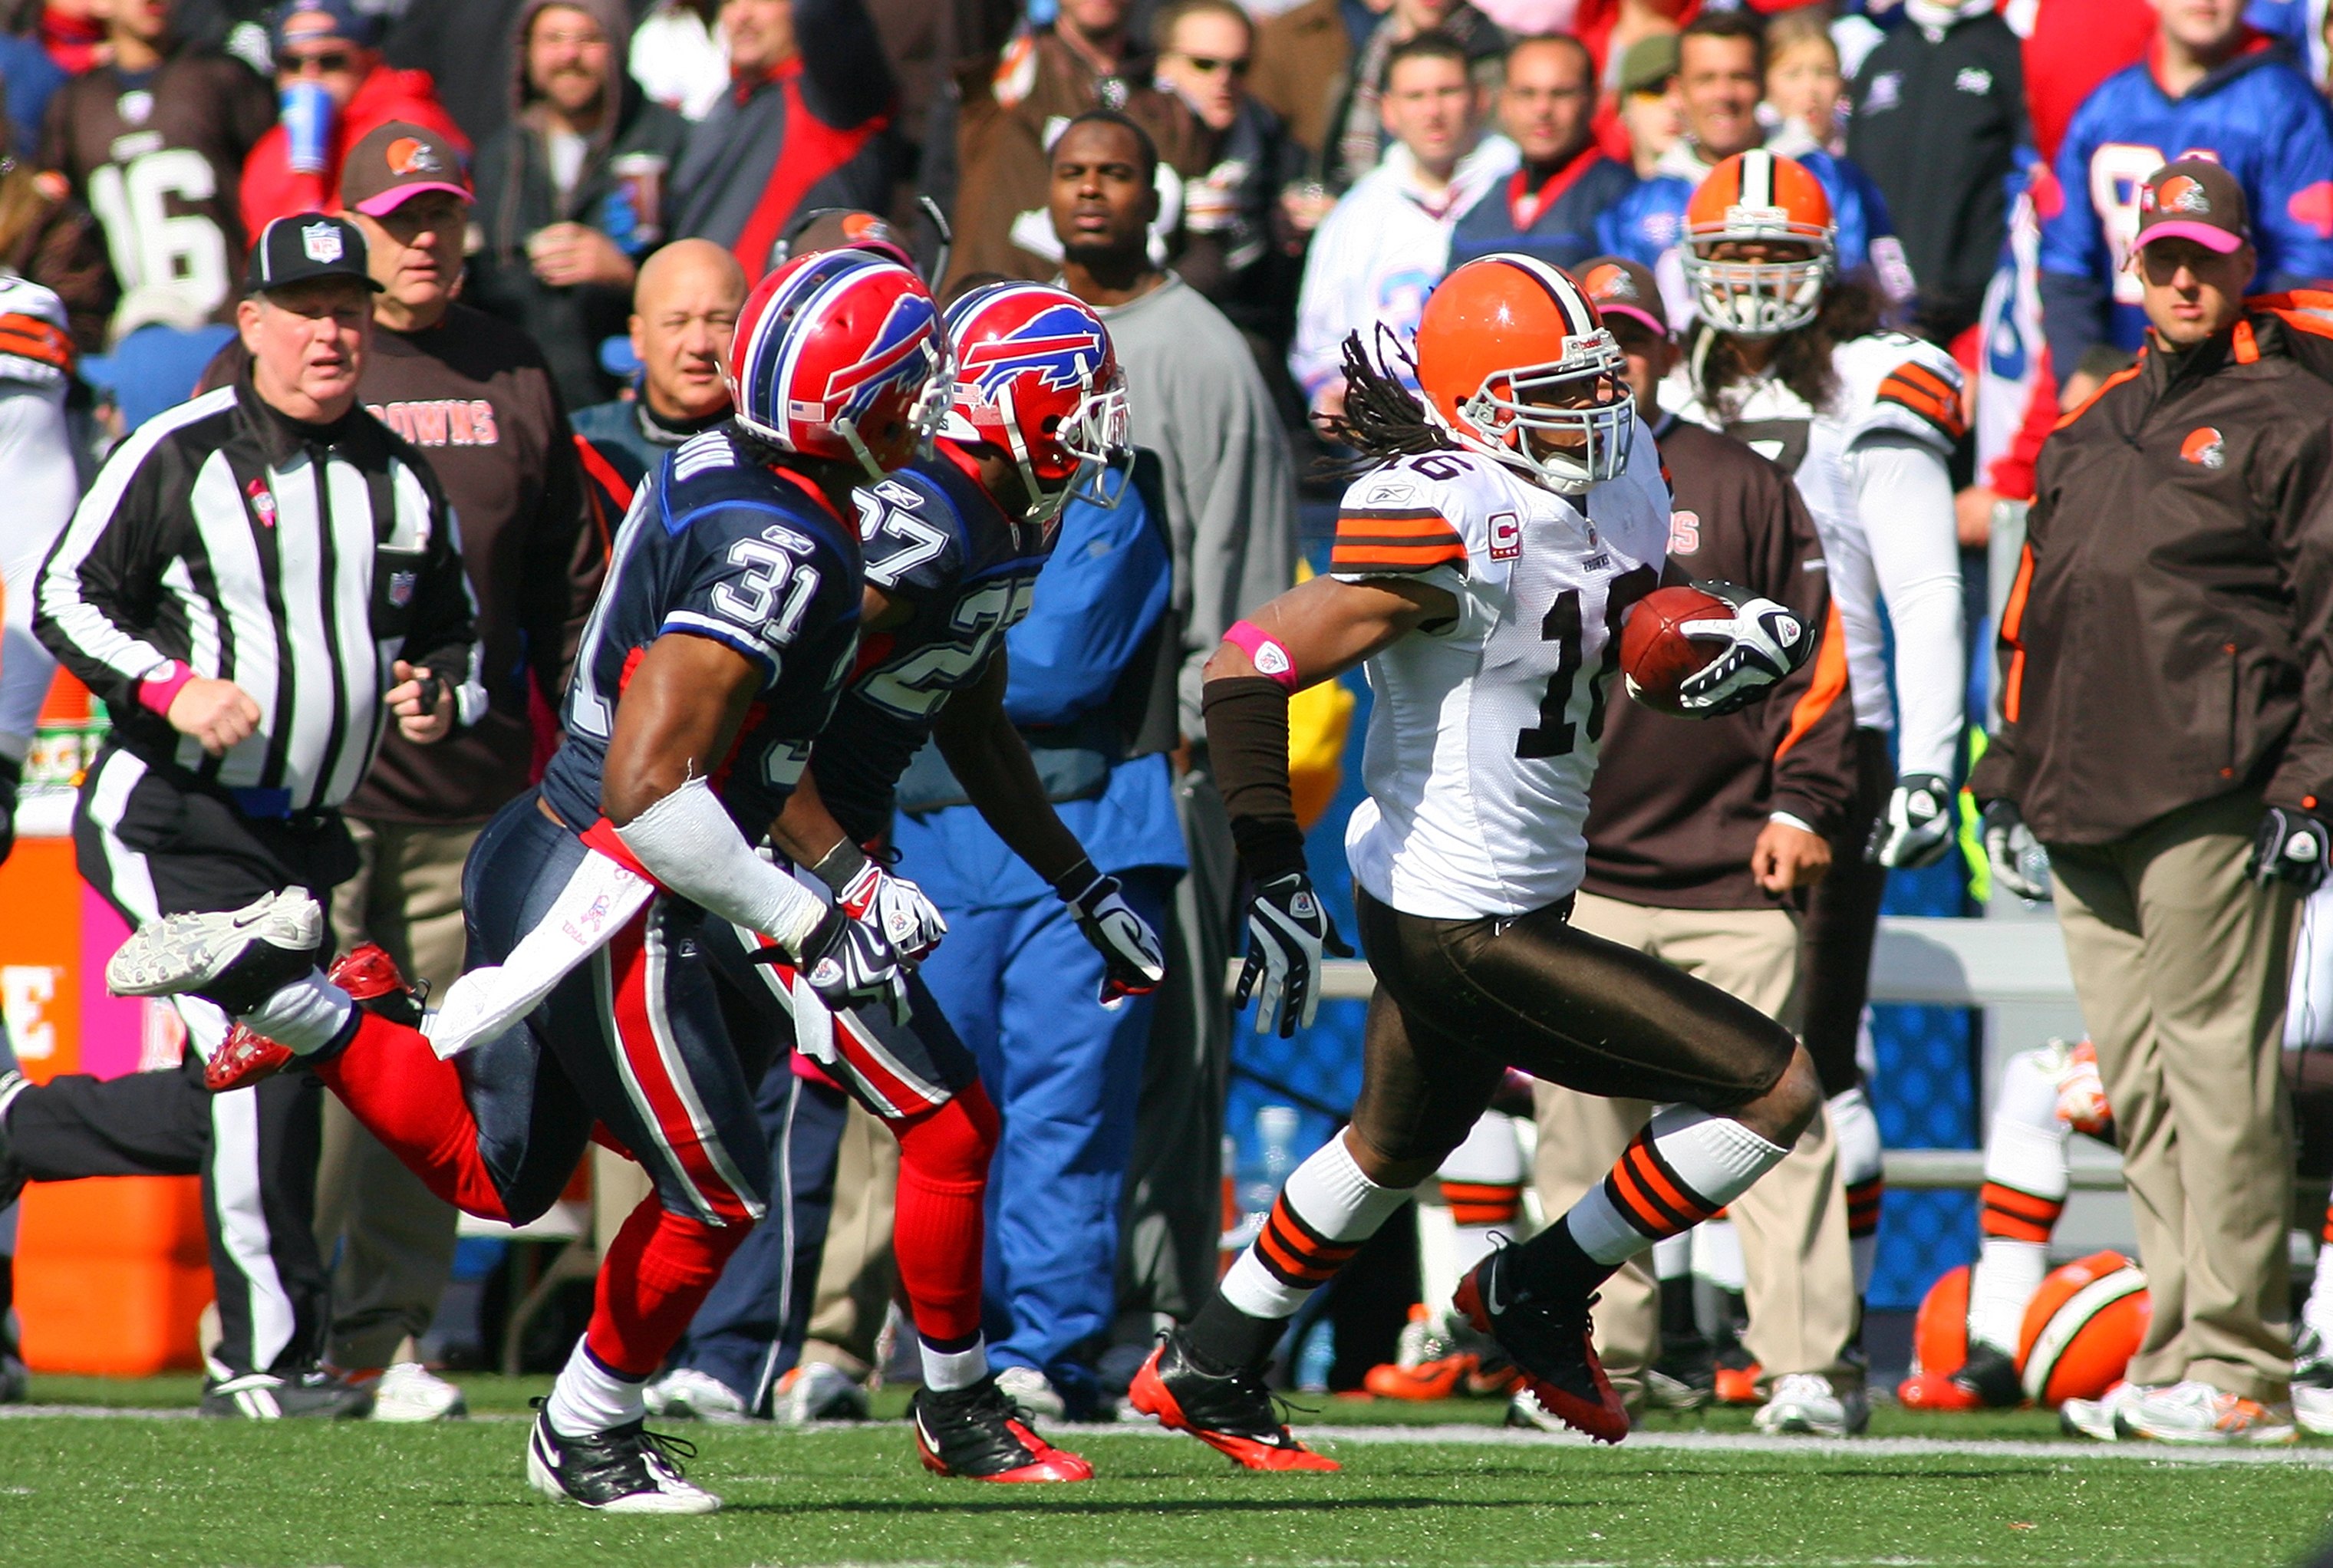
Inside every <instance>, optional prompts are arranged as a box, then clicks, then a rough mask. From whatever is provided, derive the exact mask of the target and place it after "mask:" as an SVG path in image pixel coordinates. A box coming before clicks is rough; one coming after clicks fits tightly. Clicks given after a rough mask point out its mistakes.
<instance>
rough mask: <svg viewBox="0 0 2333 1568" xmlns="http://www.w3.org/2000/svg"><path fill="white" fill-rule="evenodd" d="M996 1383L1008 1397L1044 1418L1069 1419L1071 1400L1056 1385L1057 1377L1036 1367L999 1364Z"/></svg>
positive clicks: (1054, 1419) (1049, 1419)
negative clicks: (1047, 1374)
mask: <svg viewBox="0 0 2333 1568" xmlns="http://www.w3.org/2000/svg"><path fill="white" fill-rule="evenodd" d="M996 1386H997V1387H998V1388H1000V1389H1003V1390H1004V1393H1005V1397H1006V1398H1008V1399H1010V1400H1012V1401H1013V1403H1014V1404H1016V1405H1018V1406H1020V1407H1021V1408H1022V1409H1023V1410H1026V1411H1027V1412H1028V1413H1029V1414H1031V1415H1032V1416H1035V1417H1036V1418H1038V1419H1040V1420H1046V1421H1060V1420H1066V1419H1068V1418H1069V1414H1070V1405H1069V1401H1068V1400H1064V1399H1062V1398H1061V1390H1058V1389H1056V1388H1054V1387H1053V1380H1052V1379H1051V1378H1049V1377H1047V1376H1046V1375H1045V1374H1044V1373H1042V1372H1041V1371H1038V1370H1037V1369H1036V1368H1034V1367H999V1368H997V1369H996Z"/></svg>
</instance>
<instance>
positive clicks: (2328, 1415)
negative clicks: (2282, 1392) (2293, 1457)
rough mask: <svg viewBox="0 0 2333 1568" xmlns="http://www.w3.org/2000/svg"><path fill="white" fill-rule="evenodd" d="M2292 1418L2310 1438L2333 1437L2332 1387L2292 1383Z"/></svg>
mask: <svg viewBox="0 0 2333 1568" xmlns="http://www.w3.org/2000/svg"><path fill="white" fill-rule="evenodd" d="M2292 1420H2293V1424H2294V1425H2295V1426H2297V1427H2299V1429H2301V1430H2302V1431H2304V1432H2307V1433H2308V1434H2309V1436H2310V1437H2312V1438H2333V1389H2317V1388H2311V1387H2309V1385H2308V1384H2307V1383H2295V1384H2293V1385H2292Z"/></svg>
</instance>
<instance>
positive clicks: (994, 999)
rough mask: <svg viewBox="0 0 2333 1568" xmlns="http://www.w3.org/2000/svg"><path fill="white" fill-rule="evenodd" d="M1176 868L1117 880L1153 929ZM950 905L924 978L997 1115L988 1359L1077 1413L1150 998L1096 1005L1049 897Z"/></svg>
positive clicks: (1099, 1322)
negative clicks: (1040, 1385)
mask: <svg viewBox="0 0 2333 1568" xmlns="http://www.w3.org/2000/svg"><path fill="white" fill-rule="evenodd" d="M1179 874H1180V873H1179V872H1177V871H1157V870H1146V871H1130V872H1128V873H1125V874H1124V876H1123V878H1122V880H1123V882H1124V886H1125V893H1126V900H1127V902H1128V904H1130V905H1132V906H1133V907H1134V909H1135V910H1136V912H1137V913H1138V914H1140V915H1141V917H1142V918H1143V919H1145V920H1147V921H1149V922H1150V925H1151V928H1153V929H1155V930H1162V929H1164V928H1165V926H1166V899H1167V897H1168V895H1169V893H1170V892H1171V891H1172V890H1173V888H1174V885H1175V879H1176V876H1178V875H1179ZM947 917H948V934H947V939H946V941H944V942H942V943H941V944H940V945H939V947H938V948H937V949H936V950H935V951H934V952H933V954H932V956H931V957H928V958H926V960H925V961H924V965H923V968H922V970H921V975H922V977H923V980H924V983H925V984H926V985H927V986H930V987H931V991H932V995H933V996H936V997H937V998H938V999H939V1003H940V1005H941V1006H942V1007H943V1008H944V1009H946V1013H947V1016H948V1021H949V1022H950V1023H952V1024H955V1030H956V1034H957V1035H958V1036H959V1037H960V1038H962V1039H963V1041H964V1043H965V1044H966V1045H969V1046H970V1047H971V1048H972V1052H973V1054H974V1056H975V1057H976V1058H978V1060H979V1062H980V1076H981V1078H982V1080H983V1081H984V1082H985V1083H986V1084H987V1085H988V1092H989V1095H990V1097H991V1098H992V1099H993V1100H994V1101H995V1104H996V1109H997V1112H998V1114H999V1116H1000V1118H1001V1119H1002V1121H1003V1135H1002V1138H1001V1140H1000V1141H999V1143H998V1145H997V1149H996V1154H995V1157H994V1159H993V1160H991V1162H990V1164H989V1168H988V1257H987V1271H986V1295H987V1302H986V1309H985V1319H986V1321H985V1324H984V1327H985V1329H986V1331H987V1334H988V1354H989V1359H990V1361H992V1362H993V1363H994V1364H995V1365H997V1366H999V1367H1008V1366H1023V1367H1034V1368H1035V1369H1037V1370H1038V1371H1042V1372H1043V1373H1044V1374H1045V1376H1046V1377H1047V1378H1049V1379H1050V1380H1051V1381H1052V1383H1053V1386H1054V1387H1055V1388H1056V1389H1057V1390H1060V1391H1061V1395H1062V1397H1063V1398H1064V1399H1065V1400H1068V1402H1069V1404H1070V1409H1071V1411H1072V1413H1082V1412H1083V1410H1085V1409H1090V1407H1091V1405H1092V1404H1093V1401H1094V1399H1095V1391H1094V1376H1093V1369H1092V1366H1091V1359H1092V1356H1093V1354H1094V1353H1095V1352H1096V1351H1097V1350H1098V1349H1099V1344H1100V1342H1101V1340H1102V1338H1103V1336H1104V1335H1106V1334H1107V1333H1108V1332H1109V1326H1110V1323H1111V1320H1112V1319H1113V1317H1114V1316H1115V1315H1116V1303H1115V1297H1114V1290H1113V1281H1114V1278H1115V1275H1116V1272H1117V1266H1118V1194H1119V1190H1120V1188H1122V1186H1123V1185H1124V1182H1125V1178H1126V1165H1127V1159H1128V1155H1129V1153H1130V1152H1131V1150H1132V1149H1133V1145H1134V1112H1135V1102H1136V1100H1137V1098H1138V1092H1139V1090H1140V1088H1141V1084H1142V1063H1143V1056H1144V1053H1145V1052H1146V1050H1147V1047H1148V1044H1149V1040H1150V1015H1151V1011H1152V998H1150V997H1147V996H1138V997H1131V998H1128V1000H1127V1001H1126V1002H1125V1003H1123V1004H1122V1005H1119V1007H1118V1009H1117V1010H1116V1011H1114V1012H1113V1011H1106V1010H1104V1008H1103V1007H1102V1005H1100V1003H1099V1002H1098V1001H1096V1000H1095V997H1096V996H1097V995H1098V994H1099V989H1100V986H1101V975H1102V965H1101V957H1100V955H1099V954H1098V953H1096V952H1095V951H1094V950H1093V948H1092V947H1091V946H1090V944H1089V943H1088V942H1087V941H1086V939H1085V938H1084V937H1083V936H1082V935H1081V934H1080V932H1079V930H1078V928H1077V923H1076V921H1075V920H1074V919H1072V918H1071V916H1070V911H1069V909H1068V907H1067V906H1066V905H1064V904H1062V903H1061V901H1060V900H1059V899H1055V898H1053V897H1052V896H1051V894H1047V895H1045V896H1043V897H1042V898H1038V899H1033V900H1032V901H1030V902H1028V903H1025V904H1013V905H1008V906H1005V907H1003V908H987V909H949V910H948V911H947Z"/></svg>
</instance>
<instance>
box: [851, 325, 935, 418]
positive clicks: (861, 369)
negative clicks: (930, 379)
mask: <svg viewBox="0 0 2333 1568" xmlns="http://www.w3.org/2000/svg"><path fill="white" fill-rule="evenodd" d="M939 321H940V318H939V312H938V311H937V310H936V309H935V308H934V307H933V305H932V302H931V300H930V299H929V298H927V297H925V296H923V295H920V294H901V295H900V296H899V297H898V299H896V300H893V301H892V302H891V310H890V313H889V314H888V315H886V316H885V317H884V318H883V324H882V326H880V327H879V328H878V329H877V330H876V332H875V341H873V342H872V343H870V344H869V345H868V348H867V351H866V353H865V354H864V356H863V357H861V358H860V359H859V361H856V362H855V363H852V364H848V365H845V366H843V367H842V368H841V369H840V370H836V371H834V372H833V373H832V374H831V375H830V376H828V377H827V378H826V390H825V392H824V397H825V399H826V402H827V404H828V405H829V409H828V415H827V417H828V418H854V419H855V418H860V417H861V416H863V415H864V414H865V413H866V412H867V410H868V409H871V408H873V407H874V406H875V402H876V399H878V398H879V397H881V396H882V394H883V393H884V392H885V391H886V390H888V389H890V388H892V387H899V388H901V389H903V390H904V389H912V388H913V387H914V386H915V385H916V384H917V382H920V381H921V380H923V379H924V378H925V377H926V375H928V374H929V373H930V371H931V369H932V356H931V344H932V342H933V341H934V340H936V338H937V337H938V335H939ZM837 399H840V403H841V406H840V408H836V407H834V406H833V405H834V404H835V402H836V401H837Z"/></svg>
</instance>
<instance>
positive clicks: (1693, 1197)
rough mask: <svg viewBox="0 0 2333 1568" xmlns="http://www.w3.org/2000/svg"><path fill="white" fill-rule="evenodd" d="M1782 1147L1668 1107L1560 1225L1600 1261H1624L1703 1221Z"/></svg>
mask: <svg viewBox="0 0 2333 1568" xmlns="http://www.w3.org/2000/svg"><path fill="white" fill-rule="evenodd" d="M1785 1152H1787V1151H1786V1150H1783V1149H1782V1148H1781V1146H1780V1145H1779V1144H1773V1143H1769V1142H1767V1141H1766V1140H1764V1139H1762V1138H1761V1137H1759V1136H1758V1135H1757V1134H1756V1133H1754V1132H1752V1131H1751V1130H1749V1129H1748V1128H1746V1127H1744V1126H1743V1125H1742V1123H1740V1122H1739V1121H1734V1120H1733V1118H1731V1117H1726V1116H1713V1115H1711V1114H1710V1113H1709V1112H1708V1111H1701V1110H1696V1109H1695V1108H1694V1107H1692V1106H1686V1105H1671V1106H1668V1107H1666V1109H1664V1110H1662V1111H1659V1112H1658V1113H1656V1115H1655V1116H1654V1117H1653V1120H1652V1123H1651V1125H1649V1126H1647V1128H1646V1129H1645V1130H1644V1131H1642V1132H1640V1133H1638V1134H1637V1136H1636V1139H1635V1140H1634V1141H1632V1142H1631V1143H1630V1144H1629V1145H1628V1147H1627V1149H1625V1150H1621V1152H1620V1158H1619V1159H1618V1160H1616V1161H1614V1163H1613V1166H1612V1173H1611V1174H1610V1175H1609V1176H1607V1177H1606V1178H1604V1179H1603V1180H1602V1181H1600V1182H1599V1183H1598V1184H1597V1185H1596V1186H1594V1187H1591V1188H1589V1189H1588V1191H1587V1193H1586V1195H1585V1196H1583V1197H1582V1198H1580V1200H1579V1202H1578V1203H1575V1204H1573V1205H1572V1206H1571V1207H1570V1211H1569V1212H1567V1213H1566V1214H1565V1215H1564V1217H1563V1223H1562V1226H1561V1228H1562V1229H1564V1230H1565V1231H1567V1232H1569V1233H1570V1236H1571V1239H1572V1241H1573V1242H1574V1243H1576V1244H1577V1245H1578V1246H1579V1249H1580V1251H1582V1252H1584V1253H1586V1254H1587V1255H1589V1257H1591V1258H1593V1259H1595V1260H1596V1261H1597V1262H1598V1263H1600V1264H1612V1265H1618V1264H1622V1263H1626V1262H1627V1260H1628V1259H1630V1258H1632V1257H1634V1256H1635V1255H1637V1254H1638V1253H1640V1252H1642V1251H1644V1250H1645V1249H1646V1248H1647V1247H1649V1246H1652V1245H1653V1244H1654V1243H1655V1242H1656V1241H1659V1240H1661V1239H1662V1238H1663V1237H1665V1236H1675V1235H1677V1234H1679V1233H1680V1232H1683V1231H1685V1230H1689V1229H1691V1228H1692V1227H1695V1226H1696V1225H1699V1224H1701V1223H1702V1222H1703V1221H1704V1220H1706V1219H1708V1218H1709V1217H1711V1216H1712V1215H1714V1214H1715V1213H1716V1212H1717V1211H1718V1210H1719V1209H1721V1208H1723V1207H1725V1206H1726V1205H1727V1204H1729V1203H1731V1202H1733V1200H1734V1199H1735V1198H1739V1197H1741V1196H1742V1195H1743V1193H1744V1192H1747V1191H1748V1190H1749V1189H1750V1184H1751V1183H1752V1182H1753V1181H1756V1180H1757V1179H1758V1178H1760V1177H1762V1176H1763V1175H1765V1174H1766V1172H1768V1171H1769V1170H1771V1169H1773V1168H1774V1167H1775V1166H1777V1165H1779V1164H1780V1163H1781V1159H1782V1156H1783V1154H1784V1153H1785Z"/></svg>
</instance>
